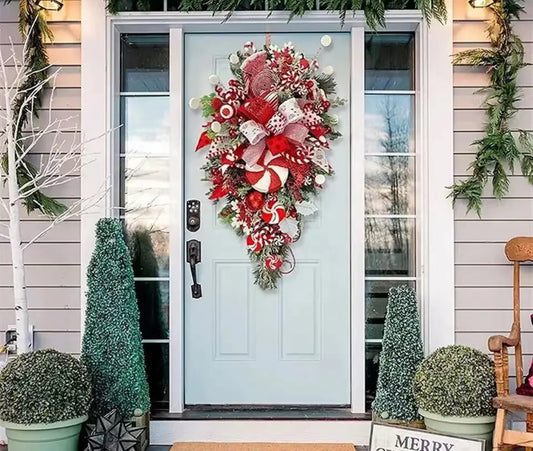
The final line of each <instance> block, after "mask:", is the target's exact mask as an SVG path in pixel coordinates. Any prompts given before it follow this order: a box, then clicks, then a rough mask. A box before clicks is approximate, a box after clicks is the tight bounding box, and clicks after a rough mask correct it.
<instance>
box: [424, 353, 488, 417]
mask: <svg viewBox="0 0 533 451" xmlns="http://www.w3.org/2000/svg"><path fill="white" fill-rule="evenodd" d="M413 389H414V395H415V399H416V401H417V403H418V406H419V407H420V409H422V410H425V411H427V412H430V413H436V414H439V415H443V416H459V417H477V416H491V415H494V414H495V410H494V408H493V407H492V398H494V397H495V396H496V381H495V377H494V363H493V362H492V360H491V359H490V358H489V357H487V356H486V355H485V354H483V353H482V352H480V351H478V350H476V349H472V348H469V347H468V346H460V345H452V346H447V347H445V348H440V349H437V350H436V351H435V352H434V353H433V354H431V355H430V356H428V357H426V358H425V359H424V360H423V361H422V363H421V365H420V367H419V368H418V370H417V372H416V373H415V378H414V387H413Z"/></svg>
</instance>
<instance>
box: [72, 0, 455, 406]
mask: <svg viewBox="0 0 533 451" xmlns="http://www.w3.org/2000/svg"><path fill="white" fill-rule="evenodd" d="M448 8H449V14H450V17H451V14H452V5H451V1H449V2H448ZM82 18H83V20H82V62H83V65H82V112H83V114H82V133H83V135H84V136H86V137H89V138H90V137H93V136H99V135H102V134H103V133H105V132H106V131H107V130H113V129H115V131H114V132H113V133H110V134H108V135H107V139H106V143H105V149H104V150H102V145H101V142H100V141H98V142H95V143H89V144H88V145H87V146H86V149H85V153H84V155H83V160H84V165H83V166H82V170H81V195H82V198H91V196H93V195H94V194H95V193H97V190H99V189H101V186H102V185H105V186H107V187H108V192H107V193H108V194H107V196H106V197H105V198H104V199H102V201H101V202H99V203H98V204H97V205H94V206H92V208H90V209H89V210H88V211H86V212H84V214H83V215H82V216H81V237H82V243H81V287H82V289H81V293H82V299H81V315H82V325H83V324H84V307H85V299H84V296H83V293H84V292H85V287H86V279H85V274H86V269H87V266H88V262H89V260H90V256H91V254H92V250H93V248H94V237H93V235H94V225H95V223H96V221H97V220H98V219H99V218H100V217H102V216H114V212H113V209H112V206H113V205H114V202H113V200H114V199H113V193H112V191H113V190H112V189H111V188H112V186H113V182H114V178H113V175H114V174H116V163H115V156H114V154H113V149H115V148H116V145H117V142H118V135H119V133H118V132H117V131H116V124H118V102H117V100H118V95H117V93H118V91H117V86H118V85H119V83H118V81H119V80H118V75H119V74H118V70H117V67H116V66H117V64H116V61H118V59H117V56H118V55H119V36H120V33H128V32H129V33H132V32H137V33H139V32H146V33H150V32H152V33H154V32H157V33H163V32H169V31H170V33H171V37H170V42H171V46H173V47H177V48H182V45H183V34H184V33H188V32H221V33H222V32H224V33H228V32H240V33H243V32H258V31H259V32H277V31H283V32H304V31H308V30H313V31H315V32H324V33H327V32H335V31H336V32H338V31H343V30H350V31H349V32H350V33H351V34H352V49H353V51H354V52H355V53H354V58H352V79H351V82H352V89H351V99H350V100H351V116H352V130H354V131H355V133H352V142H351V149H352V153H353V158H352V163H351V165H352V168H351V170H352V183H351V196H352V213H351V214H352V223H351V261H352V267H351V275H352V277H351V294H352V296H351V298H352V299H351V305H352V310H351V322H352V325H351V328H352V337H351V340H352V347H351V357H352V362H351V368H352V373H351V388H352V389H351V410H352V411H353V412H355V413H362V412H364V411H365V393H364V388H360V387H361V384H362V386H363V387H364V376H365V365H364V356H365V340H364V318H365V288H364V264H365V262H364V221H363V213H364V193H363V191H362V190H359V191H357V189H356V185H357V184H356V183H353V180H364V169H363V165H362V161H363V158H364V155H363V153H362V152H354V150H355V149H357V148H358V149H363V148H364V134H363V133H362V130H364V115H363V114H359V115H358V114H357V113H356V112H357V111H364V109H363V110H361V108H364V68H363V67H359V68H357V67H356V66H357V64H356V62H357V61H363V58H364V32H365V30H366V29H367V28H366V21H365V18H364V15H363V14H362V13H357V14H355V15H354V16H353V17H352V16H351V15H348V16H347V20H346V23H345V25H344V28H343V29H340V28H339V19H338V17H337V16H336V15H335V14H331V13H327V12H325V11H324V12H322V11H313V12H309V13H307V14H305V16H303V17H301V18H294V19H293V20H292V21H291V22H289V23H287V20H288V13H285V12H274V13H273V14H272V15H271V16H270V17H269V18H267V17H266V14H265V12H262V11H259V12H251V11H243V12H237V13H235V14H234V15H233V17H232V19H231V20H230V21H228V22H225V23H224V24H221V20H222V19H223V18H224V14H216V15H213V14H212V13H210V12H197V13H181V12H150V13H146V12H142V13H134V12H130V13H122V14H119V15H116V16H110V15H108V14H107V13H106V11H105V5H104V2H103V1H91V2H90V1H84V2H82ZM386 21H387V25H388V27H387V30H386V31H415V33H416V36H417V38H416V39H417V44H418V55H417V57H418V59H417V60H418V62H419V65H418V66H419V68H418V75H417V78H418V84H417V98H418V104H417V124H419V126H418V127H417V132H416V134H417V145H418V149H419V151H420V157H419V159H420V162H419V165H418V169H419V172H418V173H419V174H422V176H421V179H419V180H417V181H418V182H420V183H419V186H420V188H421V190H422V191H421V193H422V197H421V202H420V204H419V205H420V211H421V220H420V222H419V224H420V225H419V229H420V230H421V231H422V237H421V239H420V240H419V242H420V243H421V249H420V250H419V253H418V256H419V258H420V259H421V260H420V261H421V263H422V264H421V265H420V269H421V272H420V274H418V277H419V279H418V280H419V287H420V290H419V291H420V293H423V296H422V301H421V305H422V326H423V327H422V329H423V334H424V339H425V349H426V352H429V351H432V350H434V349H436V348H437V347H439V346H443V345H447V344H450V343H453V342H454V250H453V243H454V235H453V209H452V206H451V202H450V201H449V199H447V198H446V196H447V190H446V189H445V187H446V186H449V185H451V184H452V183H453V151H452V149H453V96H452V86H453V83H452V66H451V62H450V59H449V55H450V54H451V53H452V22H453V21H452V20H451V19H450V20H448V23H447V24H445V25H440V24H433V25H432V26H431V27H428V25H427V24H426V22H424V21H423V20H422V16H421V13H420V12H419V11H391V12H387V14H386ZM173 47H172V48H173ZM174 61H175V64H173V65H171V68H170V73H171V76H170V90H171V93H170V95H171V100H170V102H171V105H172V104H173V102H174V103H175V104H176V105H179V108H174V109H172V112H171V120H172V122H173V123H176V124H179V123H180V119H181V117H182V114H183V104H184V102H180V99H179V96H180V95H181V86H182V73H183V71H182V69H183V67H182V66H183V61H182V59H181V58H174ZM172 66H174V67H172ZM359 66H361V65H359ZM357 69H359V72H357ZM102 87H105V89H102ZM172 96H174V97H176V96H177V98H174V99H172ZM430 137H431V139H430ZM171 143H172V144H171V145H172V148H173V149H176V148H177V149H179V152H175V156H174V157H175V164H173V165H172V166H173V172H172V173H171V183H174V185H175V186H171V189H176V191H175V192H177V193H179V195H178V196H175V197H174V199H182V196H183V191H182V188H181V187H180V186H179V185H181V183H178V180H179V179H178V175H179V174H180V173H181V171H182V161H183V160H182V158H181V156H182V154H181V152H183V147H182V145H181V144H182V143H183V138H182V136H181V128H180V127H173V128H172V132H171ZM429 180H431V184H430V183H429ZM99 182H101V183H99ZM430 206H431V207H430ZM182 219H183V218H182V208H181V205H180V204H178V203H177V202H174V204H173V205H171V243H170V246H171V248H172V249H181V250H183V233H181V227H182V224H183V221H182ZM430 248H431V252H429V250H430ZM182 257H183V255H182V253H181V252H174V253H173V254H172V255H171V262H170V264H171V267H172V268H173V270H172V272H173V273H174V274H183V270H184V268H183V258H182ZM170 290H171V299H173V300H174V302H171V306H170V318H171V324H170V327H171V336H170V350H171V351H170V366H171V368H170V383H171V388H170V391H171V402H170V411H171V412H182V411H183V408H184V389H183V303H182V302H175V300H176V299H179V295H177V294H178V293H182V292H183V277H172V278H171V287H170ZM82 329H83V326H82ZM82 332H83V330H82ZM354 387H357V389H354Z"/></svg>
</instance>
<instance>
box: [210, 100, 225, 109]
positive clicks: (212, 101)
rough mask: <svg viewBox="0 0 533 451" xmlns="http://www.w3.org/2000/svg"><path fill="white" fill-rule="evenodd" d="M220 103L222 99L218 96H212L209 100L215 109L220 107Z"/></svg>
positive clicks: (221, 103)
mask: <svg viewBox="0 0 533 451" xmlns="http://www.w3.org/2000/svg"><path fill="white" fill-rule="evenodd" d="M222 105H223V102H222V99H220V98H219V97H213V100H211V106H212V107H213V108H214V109H215V110H217V111H218V110H219V109H220V107H221V106H222Z"/></svg>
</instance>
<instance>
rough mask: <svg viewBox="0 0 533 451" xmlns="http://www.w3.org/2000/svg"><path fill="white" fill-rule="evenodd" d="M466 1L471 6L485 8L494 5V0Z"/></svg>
mask: <svg viewBox="0 0 533 451" xmlns="http://www.w3.org/2000/svg"><path fill="white" fill-rule="evenodd" d="M468 3H469V4H470V6H471V7H472V8H487V7H489V6H492V5H494V3H496V0H468Z"/></svg>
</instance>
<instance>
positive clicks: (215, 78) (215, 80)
mask: <svg viewBox="0 0 533 451" xmlns="http://www.w3.org/2000/svg"><path fill="white" fill-rule="evenodd" d="M209 83H211V84H212V85H213V86H215V85H218V84H219V83H220V78H219V77H218V75H216V74H211V75H210V76H209Z"/></svg>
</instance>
